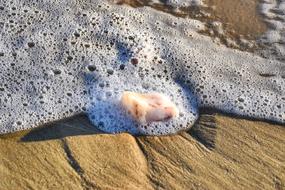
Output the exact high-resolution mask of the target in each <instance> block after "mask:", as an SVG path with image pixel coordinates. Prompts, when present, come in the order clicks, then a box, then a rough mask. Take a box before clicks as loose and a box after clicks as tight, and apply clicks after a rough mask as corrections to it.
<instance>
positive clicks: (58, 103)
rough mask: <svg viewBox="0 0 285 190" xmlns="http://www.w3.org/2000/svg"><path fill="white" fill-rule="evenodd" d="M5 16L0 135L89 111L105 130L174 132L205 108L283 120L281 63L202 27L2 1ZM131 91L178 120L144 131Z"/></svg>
mask: <svg viewBox="0 0 285 190" xmlns="http://www.w3.org/2000/svg"><path fill="white" fill-rule="evenodd" d="M0 18H1V20H0V25H2V26H3V27H1V29H0V33H1V34H0V38H1V40H0V66H1V70H0V106H1V109H0V133H8V132H13V131H17V130H22V129H27V128H31V127H36V126H39V125H41V124H42V123H46V122H51V121H55V120H58V119H62V118H65V117H69V116H72V115H75V114H78V113H87V114H88V116H89V118H90V120H91V121H92V122H93V123H94V124H95V125H96V126H98V127H99V128H100V129H102V130H104V131H107V132H112V133H116V132H123V131H127V132H131V133H133V134H156V135H159V134H168V133H175V132H177V131H179V130H181V129H186V128H188V127H190V126H191V125H193V123H194V122H195V120H196V119H197V117H198V108H199V107H212V108H215V109H220V110H222V111H225V112H229V113H234V114H238V115H243V116H248V117H254V118H260V119H267V120H273V121H277V122H281V123H284V121H285V89H284V88H285V81H284V80H285V79H284V76H285V68H284V64H282V63H281V62H278V61H271V60H267V59H263V58H260V57H258V56H254V55H252V54H250V53H245V52H240V51H238V50H232V49H228V48H226V47H224V46H221V45H217V44H214V43H213V42H212V41H211V39H210V38H209V37H205V36H201V35H200V34H198V33H197V31H198V30H200V29H203V27H204V24H203V23H201V22H199V21H197V20H191V19H187V20H185V19H182V18H176V17H173V16H171V15H168V14H165V13H161V12H158V11H155V10H153V9H151V8H147V7H144V8H138V9H133V8H131V7H127V6H118V5H114V4H111V3H108V2H103V3H102V2H101V1H92V3H90V2H89V1H88V2H87V1H79V2H78V1H76V0H64V1H57V0H53V1H44V2H38V1H32V0H31V1H27V0H20V1H10V2H3V1H0ZM126 90H128V91H134V92H140V93H146V92H159V93H163V94H165V95H167V96H168V97H170V98H171V100H172V101H173V102H174V103H175V104H176V105H177V106H178V108H179V112H180V115H179V117H177V118H176V119H173V120H170V121H168V122H157V123H153V124H151V125H149V126H138V125H139V124H137V123H135V122H134V121H133V120H132V119H131V117H129V115H128V114H127V113H125V112H124V111H123V110H122V109H121V107H120V106H119V104H118V102H119V99H120V96H121V93H122V92H123V91H126ZM136 126H137V127H136ZM138 127H139V128H140V129H145V130H138Z"/></svg>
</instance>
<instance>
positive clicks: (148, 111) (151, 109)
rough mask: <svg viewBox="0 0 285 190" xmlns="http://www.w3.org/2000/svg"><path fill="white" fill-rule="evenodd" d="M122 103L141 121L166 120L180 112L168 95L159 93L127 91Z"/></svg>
mask: <svg viewBox="0 0 285 190" xmlns="http://www.w3.org/2000/svg"><path fill="white" fill-rule="evenodd" d="M121 103H122V105H123V107H124V108H125V109H126V110H127V111H128V112H129V113H130V114H131V115H132V116H133V117H134V119H136V120H137V121H138V122H140V123H151V122H157V121H164V120H168V119H171V118H174V117H176V116H177V115H178V114H179V111H178V109H177V107H176V106H175V104H173V103H172V102H171V101H170V99H169V98H168V97H166V96H165V95H163V94H159V93H147V94H141V93H136V92H129V91H125V92H124V93H123V95H122V98H121Z"/></svg>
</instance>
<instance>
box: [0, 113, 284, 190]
mask: <svg viewBox="0 0 285 190" xmlns="http://www.w3.org/2000/svg"><path fill="white" fill-rule="evenodd" d="M284 149H285V127H284V126H280V125H274V124H269V123H266V122H259V121H249V120H245V119H233V118H230V117H228V116H223V115H219V114H218V115H217V114H214V115H202V116H201V118H200V121H199V122H198V123H197V124H196V125H195V126H194V127H193V128H192V129H191V130H190V131H188V132H182V133H181V134H177V135H172V136H162V137H153V136H146V137H134V136H131V135H129V134H118V135H110V134H104V133H102V132H100V131H98V130H96V129H95V128H94V127H93V126H91V124H90V123H89V122H88V120H87V118H85V117H83V116H81V117H75V118H72V119H70V120H66V121H61V122H58V123H56V124H52V125H50V126H46V127H43V128H38V129H34V130H29V131H25V132H21V133H16V134H14V135H13V136H11V135H8V136H7V135H5V136H1V138H0V155H1V157H0V160H1V161H0V168H1V170H0V178H1V180H0V187H1V188H2V189H114V188H121V189H159V188H160V189H284V188H285V184H284V181H285V151H284Z"/></svg>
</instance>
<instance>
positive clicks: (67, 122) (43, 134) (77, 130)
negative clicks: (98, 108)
mask: <svg viewBox="0 0 285 190" xmlns="http://www.w3.org/2000/svg"><path fill="white" fill-rule="evenodd" d="M92 134H104V132H103V131H101V130H99V129H98V128H96V127H95V126H94V125H92V124H91V123H90V121H89V120H88V118H87V116H85V115H77V116H74V117H71V118H67V119H64V120H60V121H56V122H54V123H50V124H47V125H44V126H42V127H39V128H35V129H32V130H31V131H30V132H28V133H27V134H26V135H24V136H23V137H22V138H21V140H20V141H21V142H32V141H44V140H52V139H62V138H64V137H69V136H80V135H92Z"/></svg>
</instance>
